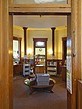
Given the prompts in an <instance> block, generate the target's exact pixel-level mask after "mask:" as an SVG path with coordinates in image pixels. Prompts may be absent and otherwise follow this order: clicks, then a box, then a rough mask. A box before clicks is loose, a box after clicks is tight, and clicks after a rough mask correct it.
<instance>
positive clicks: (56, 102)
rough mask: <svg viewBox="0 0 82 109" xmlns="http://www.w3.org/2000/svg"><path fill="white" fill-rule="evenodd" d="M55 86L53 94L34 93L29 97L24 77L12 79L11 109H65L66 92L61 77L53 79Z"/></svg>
mask: <svg viewBox="0 0 82 109" xmlns="http://www.w3.org/2000/svg"><path fill="white" fill-rule="evenodd" d="M53 78H54V79H55V80H56V84H55V86H54V87H53V91H54V93H49V92H34V93H33V94H31V95H29V87H28V86H26V85H25V84H24V79H25V78H24V77H22V76H17V77H14V79H13V98H14V99H13V102H14V103H13V107H14V108H13V109H60V108H61V109H67V91H66V88H65V83H64V82H63V81H62V79H61V77H53Z"/></svg>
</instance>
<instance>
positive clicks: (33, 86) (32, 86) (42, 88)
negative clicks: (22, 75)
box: [26, 79, 56, 94]
mask: <svg viewBox="0 0 82 109" xmlns="http://www.w3.org/2000/svg"><path fill="white" fill-rule="evenodd" d="M55 83H56V82H55V81H54V80H53V79H50V80H49V85H37V82H36V80H33V81H31V82H30V85H29V87H30V94H32V93H33V92H34V91H49V92H51V93H53V91H52V88H53V86H54V85H55ZM26 85H27V84H26Z"/></svg>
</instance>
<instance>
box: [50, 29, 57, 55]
mask: <svg viewBox="0 0 82 109" xmlns="http://www.w3.org/2000/svg"><path fill="white" fill-rule="evenodd" d="M55 29H56V28H55V27H52V28H51V30H52V56H54V44H55V34H54V31H55Z"/></svg>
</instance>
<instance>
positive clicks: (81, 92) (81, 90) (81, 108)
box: [78, 80, 82, 109]
mask: <svg viewBox="0 0 82 109" xmlns="http://www.w3.org/2000/svg"><path fill="white" fill-rule="evenodd" d="M78 109H82V81H80V80H79V81H78Z"/></svg>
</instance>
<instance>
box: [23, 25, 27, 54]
mask: <svg viewBox="0 0 82 109" xmlns="http://www.w3.org/2000/svg"><path fill="white" fill-rule="evenodd" d="M23 29H24V55H26V54H27V53H26V43H27V41H26V31H27V27H23Z"/></svg>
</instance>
